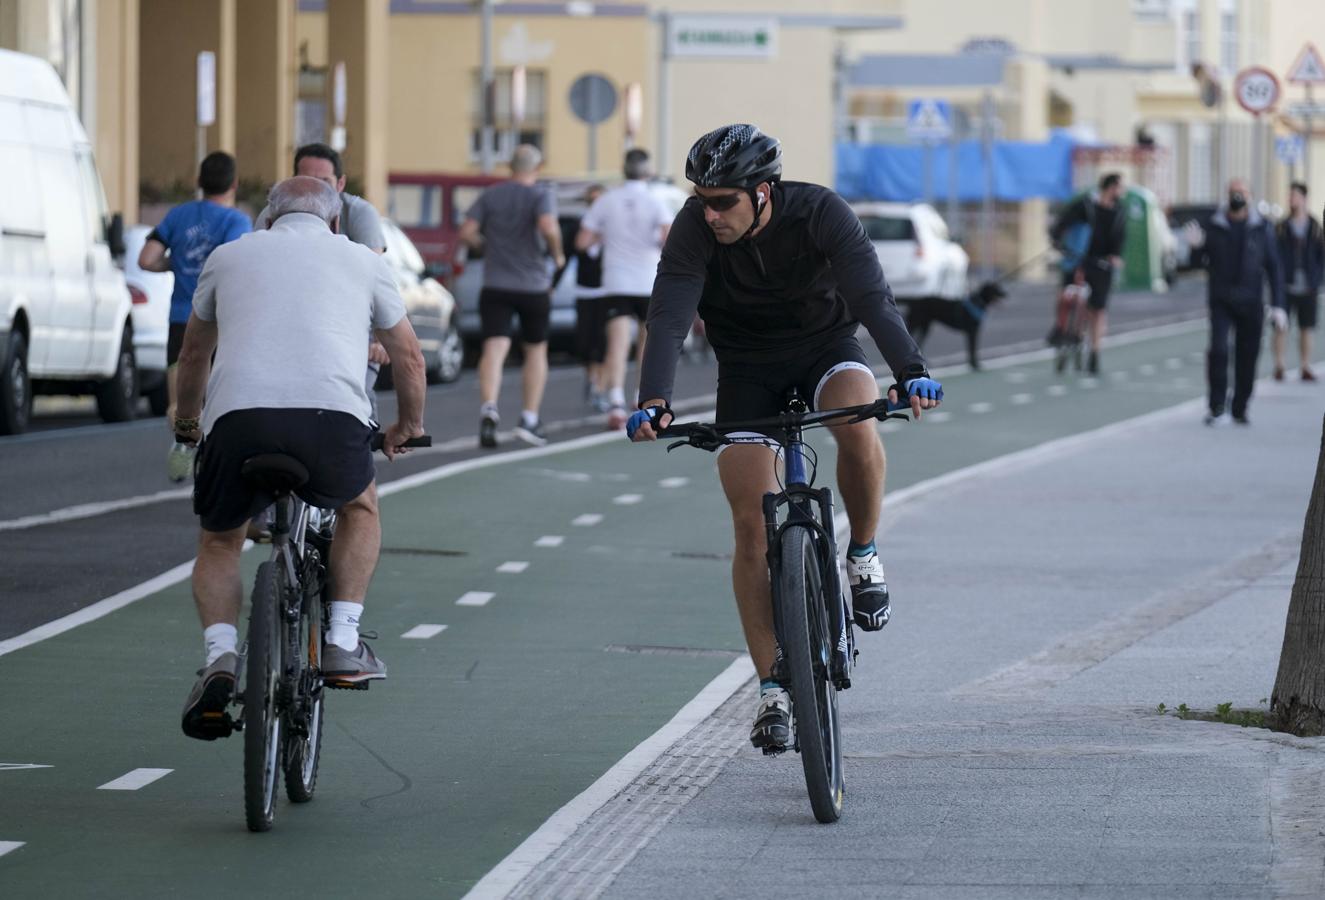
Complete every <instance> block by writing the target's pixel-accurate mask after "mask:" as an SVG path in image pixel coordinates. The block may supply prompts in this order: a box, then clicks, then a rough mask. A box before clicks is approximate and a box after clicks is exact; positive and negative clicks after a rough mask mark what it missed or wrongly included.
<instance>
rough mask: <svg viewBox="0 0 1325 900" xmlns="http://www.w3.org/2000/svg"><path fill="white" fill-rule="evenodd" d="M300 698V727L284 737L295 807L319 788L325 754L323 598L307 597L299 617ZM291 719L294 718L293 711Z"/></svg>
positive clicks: (289, 792)
mask: <svg viewBox="0 0 1325 900" xmlns="http://www.w3.org/2000/svg"><path fill="white" fill-rule="evenodd" d="M297 647H298V651H299V657H298V658H300V659H302V660H303V664H302V666H301V671H300V673H299V696H297V697H295V699H294V706H295V710H297V714H298V716H299V722H298V725H297V727H295V723H293V722H292V723H291V726H292V727H291V728H290V729H289V732H288V733H287V734H286V736H285V751H284V757H285V759H284V764H283V767H284V769H285V795H286V796H287V797H289V798H290V800H291V801H292V802H294V803H307V802H308V801H309V800H312V799H313V791H314V790H315V789H316V788H317V766H318V760H319V758H320V756H321V753H322V701H323V690H322V676H321V674H320V672H319V669H320V666H321V662H322V598H321V597H305V598H304V610H303V614H302V615H300V617H299V635H298V645H297ZM291 715H292V716H293V715H295V711H293V710H292V712H291Z"/></svg>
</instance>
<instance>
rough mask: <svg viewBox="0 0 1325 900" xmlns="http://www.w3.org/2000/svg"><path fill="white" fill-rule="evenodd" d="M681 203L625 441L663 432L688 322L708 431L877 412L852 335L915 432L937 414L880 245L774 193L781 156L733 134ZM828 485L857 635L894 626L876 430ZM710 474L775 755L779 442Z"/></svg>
mask: <svg viewBox="0 0 1325 900" xmlns="http://www.w3.org/2000/svg"><path fill="white" fill-rule="evenodd" d="M686 177H687V178H688V179H689V180H690V181H692V182H694V184H695V196H694V197H692V198H691V199H690V200H688V201H687V202H686V205H685V207H684V208H683V209H682V210H681V212H680V213H679V214H678V215H677V217H676V221H675V222H674V223H673V224H672V228H671V231H670V233H669V234H668V237H667V242H666V244H665V246H664V247H663V253H662V262H661V263H660V264H659V266H658V276H657V279H656V280H655V282H654V285H653V295H652V298H651V301H650V305H649V318H648V328H649V337H648V340H647V342H646V344H645V350H644V365H643V369H642V372H641V380H640V399H641V401H642V402H641V403H640V411H639V412H636V413H635V414H634V415H632V416H631V420H630V422H629V423H628V424H629V427H628V428H627V431H628V433H629V435H630V437H631V439H632V440H635V441H651V440H656V438H657V431H656V429H657V428H662V427H665V426H666V425H667V424H668V423H669V422H670V421H671V413H670V411H669V410H668V408H667V405H668V403H669V401H670V400H671V395H672V385H673V381H674V378H675V374H676V363H677V358H678V357H679V355H680V352H681V346H682V342H683V341H684V340H685V337H686V334H687V333H688V332H689V330H690V326H691V323H692V321H693V320H694V317H695V314H696V312H698V314H699V316H700V318H701V319H703V321H704V324H705V330H706V333H707V335H708V338H709V341H710V343H711V344H712V347H713V351H714V354H715V355H716V356H717V359H718V397H717V416H716V418H717V421H718V422H719V423H722V422H732V421H740V420H748V419H759V418H765V417H769V416H776V415H777V414H779V413H781V412H782V411H783V409H784V408H785V405H786V396H787V393H788V391H789V390H790V389H791V388H797V389H798V390H799V391H800V394H801V396H802V397H803V398H804V399H805V401H806V402H807V403H809V404H810V405H811V408H814V409H836V408H840V407H845V406H853V405H858V404H865V403H871V402H873V401H875V400H877V399H878V397H879V388H878V384H877V383H876V381H875V378H874V374H873V372H871V370H870V368H869V366H868V364H867V363H866V360H865V353H864V351H863V350H862V349H861V346H860V343H859V342H858V341H857V340H856V337H855V334H856V331H857V329H858V327H859V326H860V325H864V326H865V328H866V329H867V330H868V331H869V333H870V336H871V337H872V338H873V339H874V342H875V344H877V345H878V347H879V350H880V351H881V352H882V353H883V356H884V358H885V359H886V360H887V362H888V365H889V366H890V367H891V369H892V371H893V376H894V379H895V380H896V384H895V385H894V387H893V388H891V389H890V390H889V393H888V399H889V400H890V401H892V402H894V403H896V402H898V395H899V393H900V394H904V395H905V396H906V398H907V401H908V402H909V405H910V407H911V410H912V411H913V413H914V414H915V416H916V417H917V418H919V417H920V413H921V410H924V409H932V408H933V407H936V406H938V405H939V401H940V400H941V399H942V397H943V388H942V387H941V386H940V385H939V383H938V382H937V381H935V380H934V379H932V378H930V376H929V373H928V371H927V370H926V367H925V360H924V357H923V356H922V355H921V352H920V349H919V347H917V346H916V343H915V341H913V340H912V339H911V336H910V334H908V333H907V330H906V325H905V324H904V322H903V320H902V317H901V315H900V313H899V312H898V310H897V305H896V304H895V303H894V301H893V296H892V291H891V289H890V288H889V287H888V283H887V281H886V280H885V279H884V276H883V271H882V270H881V269H880V268H879V261H878V257H877V255H876V254H875V252H874V247H873V245H872V244H871V243H870V241H869V238H868V237H867V236H866V235H865V231H864V229H863V228H862V226H861V224H860V220H859V219H858V218H857V217H856V215H855V214H854V213H853V212H852V211H851V208H850V207H849V206H847V204H846V202H845V201H843V200H842V198H841V197H839V196H838V195H837V194H836V193H834V192H833V191H831V190H829V189H828V188H825V187H821V186H819V185H814V184H805V183H798V182H783V181H782V147H781V144H780V143H779V142H778V141H777V140H776V139H774V138H772V137H770V136H769V135H766V134H763V133H761V132H760V131H759V129H757V128H755V127H753V126H751V125H728V126H725V127H723V128H719V129H717V130H715V131H712V132H710V133H708V134H706V135H704V136H703V137H701V138H700V139H699V140H698V141H697V142H696V143H695V145H694V146H693V147H692V148H691V149H690V154H689V156H688V158H687V160H686ZM830 430H831V431H832V433H833V437H834V439H835V440H836V442H837V445H838V462H837V480H838V485H839V487H840V491H841V494H842V500H843V503H844V504H845V506H846V511H847V518H848V519H849V521H850V524H851V543H850V545H849V547H848V549H847V576H848V581H849V582H850V585H851V600H852V610H853V615H854V619H855V622H856V624H857V625H858V626H860V627H861V628H862V629H864V630H866V631H877V630H878V629H880V628H882V627H883V626H884V625H886V624H887V623H888V618H889V615H890V612H891V608H890V605H889V597H888V585H887V582H886V580H885V578H884V572H883V566H882V564H881V563H880V562H879V555H878V550H877V548H876V547H875V544H874V532H875V529H876V527H877V526H878V521H879V510H880V505H881V503H882V501H883V482H884V471H885V466H886V460H885V457H884V451H883V444H882V442H881V441H880V439H879V435H878V431H877V430H876V428H875V426H874V423H873V422H872V421H871V422H865V423H859V424H855V425H845V424H842V425H835V426H830ZM732 437H736V438H738V440H739V443H738V444H736V445H734V446H727V447H725V448H723V450H722V451H721V453H720V455H719V457H718V476H719V479H720V480H721V482H722V487H723V491H724V492H725V494H726V496H727V501H728V503H729V504H730V506H731V511H732V523H733V525H734V528H735V544H736V546H735V552H734V554H733V559H732V587H733V590H734V592H735V594H736V603H737V608H738V611H739V613H740V617H741V626H742V628H743V630H744V632H745V640H746V644H747V645H748V646H749V649H750V656H751V658H752V659H753V660H754V664H755V669H756V671H757V672H758V673H759V678H760V698H759V706H758V709H757V711H756V714H755V723H754V728H753V729H752V731H751V733H750V740H751V742H752V743H753V744H754V745H755V746H756V747H761V748H764V749H779V748H783V747H785V746H786V745H787V742H788V741H789V740H790V709H791V704H790V699H789V696H788V694H787V691H786V690H785V689H784V687H783V686H782V685H781V684H780V683H779V682H778V681H777V680H775V678H774V677H773V676H774V673H773V667H774V662H775V659H776V655H777V646H776V639H775V638H774V633H773V609H772V595H771V588H770V585H769V576H768V567H767V560H766V551H767V548H766V546H765V544H766V536H765V531H764V516H763V507H762V502H763V496H764V494H766V493H769V492H776V491H777V490H778V489H779V488H778V479H777V465H776V464H777V450H778V448H779V444H778V443H777V441H778V439H779V435H778V434H775V433H768V434H756V433H746V434H740V435H732Z"/></svg>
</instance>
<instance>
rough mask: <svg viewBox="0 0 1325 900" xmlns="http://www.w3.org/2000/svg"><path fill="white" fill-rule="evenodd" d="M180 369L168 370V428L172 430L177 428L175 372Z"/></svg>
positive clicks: (175, 367) (171, 368)
mask: <svg viewBox="0 0 1325 900" xmlns="http://www.w3.org/2000/svg"><path fill="white" fill-rule="evenodd" d="M178 368H179V366H171V367H170V368H168V369H166V427H167V428H171V429H173V428H174V427H175V370H177V369H178ZM172 433H173V432H172Z"/></svg>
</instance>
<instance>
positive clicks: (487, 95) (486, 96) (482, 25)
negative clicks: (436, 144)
mask: <svg viewBox="0 0 1325 900" xmlns="http://www.w3.org/2000/svg"><path fill="white" fill-rule="evenodd" d="M479 10H480V16H479V35H480V37H479V43H480V45H481V48H480V53H481V56H480V62H479V81H480V82H481V83H482V84H481V90H480V92H479V93H480V98H479V102H480V103H481V104H482V105H483V127H482V129H481V131H480V132H479V147H478V165H479V171H481V172H482V173H483V174H484V175H490V174H492V150H493V137H494V136H495V130H494V129H493V114H494V110H493V108H492V101H493V93H494V90H493V77H492V0H479Z"/></svg>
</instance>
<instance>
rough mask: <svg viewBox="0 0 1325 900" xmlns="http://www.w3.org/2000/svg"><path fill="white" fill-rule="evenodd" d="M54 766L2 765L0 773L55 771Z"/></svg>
mask: <svg viewBox="0 0 1325 900" xmlns="http://www.w3.org/2000/svg"><path fill="white" fill-rule="evenodd" d="M53 768H55V767H54V766H44V765H41V764H39V763H0V772H17V771H18V770H20V769H53Z"/></svg>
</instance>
